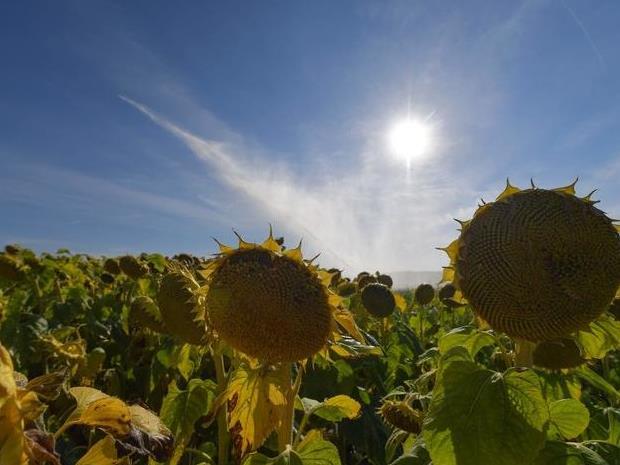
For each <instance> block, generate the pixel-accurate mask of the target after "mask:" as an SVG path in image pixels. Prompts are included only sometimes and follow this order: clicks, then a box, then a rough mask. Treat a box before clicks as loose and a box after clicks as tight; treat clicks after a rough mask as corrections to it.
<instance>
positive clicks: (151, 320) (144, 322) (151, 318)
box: [129, 296, 166, 333]
mask: <svg viewBox="0 0 620 465" xmlns="http://www.w3.org/2000/svg"><path fill="white" fill-rule="evenodd" d="M129 324H130V325H131V326H135V327H140V328H148V329H150V330H152V331H155V332H158V333H164V332H166V327H165V326H164V322H163V321H162V317H161V313H160V311H159V308H158V307H157V304H156V303H155V302H153V299H151V298H150V297H147V296H138V297H136V298H135V299H134V300H133V301H132V302H131V307H129Z"/></svg>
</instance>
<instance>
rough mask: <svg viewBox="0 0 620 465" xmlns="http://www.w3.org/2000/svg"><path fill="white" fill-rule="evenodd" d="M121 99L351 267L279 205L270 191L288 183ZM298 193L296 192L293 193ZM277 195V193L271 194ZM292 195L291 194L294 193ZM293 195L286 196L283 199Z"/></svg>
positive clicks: (284, 186) (145, 109)
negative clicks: (278, 181) (263, 175)
mask: <svg viewBox="0 0 620 465" xmlns="http://www.w3.org/2000/svg"><path fill="white" fill-rule="evenodd" d="M118 97H119V98H120V99H121V100H123V101H124V102H126V103H128V104H129V105H131V106H132V107H134V108H135V109H136V110H138V111H139V112H141V113H142V114H144V115H145V116H147V117H148V118H149V119H150V120H151V121H153V122H154V123H155V124H157V125H158V126H160V127H162V128H163V129H165V130H166V131H168V132H170V133H172V134H173V135H174V136H176V137H177V138H178V139H180V140H181V141H182V142H183V143H185V145H187V146H188V148H189V149H190V150H191V151H192V152H193V153H194V154H195V155H196V156H197V157H198V158H199V159H201V160H202V161H205V162H209V163H211V164H214V165H215V166H216V168H218V170H219V172H220V174H221V175H222V176H223V177H224V178H225V179H226V180H227V181H228V182H229V183H230V184H231V185H232V186H233V187H235V188H237V189H239V190H241V191H243V192H244V193H246V194H247V195H248V196H250V197H251V198H253V199H255V200H258V201H259V202H261V203H262V204H263V205H264V206H265V207H266V208H268V209H271V210H275V211H276V212H277V213H278V214H280V215H282V216H283V217H284V218H286V219H287V220H288V221H290V222H291V223H293V224H294V225H295V227H296V228H297V229H300V230H301V231H303V233H304V234H306V235H307V237H310V238H312V239H314V240H315V241H316V242H317V243H318V244H321V248H322V249H324V250H325V251H326V252H327V253H329V254H331V255H332V256H333V257H334V258H336V259H337V260H339V261H340V262H341V263H342V264H343V265H344V266H346V267H347V268H352V266H351V264H350V263H349V262H348V260H345V259H344V258H343V257H342V256H341V255H340V254H338V253H337V252H335V251H334V250H333V249H332V248H330V247H329V246H327V241H326V240H324V239H322V238H320V237H318V236H317V235H316V234H315V233H313V232H312V229H311V228H310V227H307V226H305V225H304V224H303V223H301V222H300V221H299V219H298V218H297V217H296V216H293V214H292V212H290V211H289V210H290V208H286V206H287V205H286V204H282V205H278V203H277V202H276V201H275V199H274V198H272V196H271V195H270V192H274V191H278V190H279V191H290V190H291V189H290V186H286V185H285V184H284V183H281V184H280V185H278V184H275V181H274V180H272V182H271V183H269V182H268V181H267V182H265V180H264V179H261V178H260V176H256V174H257V172H256V171H253V170H247V169H242V168H240V167H242V166H244V165H243V163H240V161H239V160H234V158H233V157H232V156H230V154H228V153H227V152H226V151H225V150H224V149H223V144H218V143H217V142H214V141H210V140H205V139H203V138H200V137H198V136H195V135H194V134H191V133H190V132H188V131H186V130H184V129H182V128H180V127H179V126H177V125H175V124H173V123H171V122H170V121H168V120H167V119H165V118H163V117H161V116H159V115H158V114H157V113H155V112H154V111H153V110H151V109H150V108H149V107H147V106H146V105H143V104H141V103H139V102H136V101H135V100H133V99H131V98H129V97H126V96H124V95H119V96H118ZM293 194H297V193H293ZM273 197H276V196H273ZM293 197H294V195H293ZM290 200H292V199H290V198H287V199H286V202H288V201H290Z"/></svg>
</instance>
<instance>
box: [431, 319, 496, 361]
mask: <svg viewBox="0 0 620 465" xmlns="http://www.w3.org/2000/svg"><path fill="white" fill-rule="evenodd" d="M493 344H495V338H494V337H493V335H491V334H490V333H489V332H487V331H480V330H479V329H478V328H475V327H474V326H463V327H461V328H455V329H453V330H452V331H450V332H449V333H448V334H446V335H445V336H443V337H442V338H441V339H439V344H438V346H439V351H440V352H441V353H442V354H446V353H448V351H449V350H450V349H452V348H453V347H464V348H465V349H467V351H468V352H469V354H470V355H471V356H472V357H473V356H475V355H476V354H477V353H478V352H479V351H480V349H482V348H483V347H485V346H490V345H493Z"/></svg>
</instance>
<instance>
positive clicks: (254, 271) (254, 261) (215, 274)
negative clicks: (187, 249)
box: [204, 233, 338, 363]
mask: <svg viewBox="0 0 620 465" xmlns="http://www.w3.org/2000/svg"><path fill="white" fill-rule="evenodd" d="M204 274H205V276H207V282H208V283H207V286H206V287H207V299H206V301H207V309H208V312H207V313H208V319H209V323H210V325H211V327H212V328H213V329H214V331H215V332H216V333H217V334H218V335H219V337H220V338H221V339H222V340H223V341H224V342H226V343H228V344H229V345H230V346H231V347H233V348H234V349H236V350H238V351H240V352H243V353H244V354H246V355H249V356H251V357H254V358H256V359H259V360H263V361H268V362H271V363H276V362H295V361H298V360H303V359H306V358H308V357H311V356H312V355H314V354H316V353H317V352H319V351H320V350H321V349H323V348H324V347H325V346H326V344H327V342H328V340H329V339H330V336H331V335H332V334H333V332H334V330H335V328H336V326H337V325H336V320H335V314H336V308H335V307H334V305H333V302H334V301H335V299H338V297H337V296H335V295H333V294H331V291H329V289H328V287H327V286H328V285H329V283H330V281H331V274H330V273H327V272H323V273H321V272H319V269H318V267H316V266H315V265H313V264H312V261H309V262H308V261H305V260H304V259H303V257H302V253H301V244H300V246H298V247H297V248H294V249H284V248H283V247H282V245H281V244H279V243H278V242H277V241H276V240H274V239H273V236H272V234H271V233H270V234H269V237H268V238H267V240H265V241H264V242H263V243H262V244H252V243H248V242H245V241H244V240H243V239H241V238H239V246H238V247H237V248H232V247H227V246H224V245H221V244H220V253H219V255H218V257H217V258H216V259H215V260H213V261H212V262H211V263H210V264H209V265H208V267H207V269H206V271H205V272H204Z"/></svg>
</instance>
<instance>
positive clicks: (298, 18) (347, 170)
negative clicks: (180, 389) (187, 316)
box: [0, 0, 620, 273]
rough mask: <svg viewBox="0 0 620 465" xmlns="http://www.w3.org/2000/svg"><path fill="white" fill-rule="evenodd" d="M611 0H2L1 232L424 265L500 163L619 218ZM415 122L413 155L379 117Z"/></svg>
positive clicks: (126, 247)
mask: <svg viewBox="0 0 620 465" xmlns="http://www.w3.org/2000/svg"><path fill="white" fill-rule="evenodd" d="M619 23H620V2H618V1H616V0H597V1H596V2H591V1H586V0H528V1H523V2H518V1H513V0H510V1H508V0H505V1H504V0H493V1H491V0H489V1H487V2H484V1H475V0H474V1H468V2H462V1H459V0H454V1H448V0H445V1H439V2H437V1H414V0H409V1H379V0H376V1H365V0H356V1H344V0H343V1H332V0H313V1H311V2H302V1H284V0H282V1H275V0H265V1H260V2H258V1H244V2H238V1H232V0H231V1H226V2H217V1H185V2H169V1H155V0H149V1H146V0H136V1H131V2H127V1H113V0H107V1H95V0H75V1H69V0H67V1H64V0H63V1H57V2H44V1H39V2H36V1H35V2H2V3H0V60H1V64H0V218H1V220H0V243H15V242H16V243H20V244H23V245H24V246H27V247H30V248H33V249H35V250H37V251H51V252H53V251H55V250H57V249H58V248H61V247H67V248H69V249H70V250H71V251H74V252H86V253H93V254H104V255H120V254H124V253H139V252H143V251H145V252H161V253H164V254H174V253H179V252H189V253H194V254H197V255H209V254H212V253H214V252H216V243H215V242H214V240H213V238H217V239H218V240H220V241H222V242H224V243H234V242H235V239H236V238H235V235H234V232H233V231H237V232H239V234H241V235H242V236H243V237H244V238H245V239H246V240H248V241H261V240H263V239H264V238H265V237H266V235H267V234H268V231H269V225H272V227H273V230H274V234H275V235H278V236H280V235H283V236H284V237H285V239H286V243H287V245H289V246H295V245H296V244H297V243H298V242H299V241H300V240H302V241H303V242H302V244H303V249H304V254H305V255H306V256H314V255H315V254H317V253H320V254H321V255H320V257H319V259H318V261H319V262H320V263H321V265H323V266H326V267H331V266H337V267H340V268H344V269H346V270H347V271H349V272H350V273H356V272H358V271H361V270H370V271H374V270H382V271H399V270H439V269H441V266H445V265H446V264H447V258H446V257H445V256H444V255H443V254H442V253H441V252H440V251H438V250H436V249H435V247H439V246H443V245H446V244H448V243H449V242H450V241H451V240H452V239H453V238H455V237H456V236H457V234H458V231H457V227H458V224H457V223H456V222H455V221H454V218H459V219H467V218H468V217H470V216H471V215H472V213H473V212H474V210H475V208H476V206H477V204H478V202H479V201H480V199H481V198H482V199H485V200H493V199H494V198H495V196H496V195H497V194H498V193H499V192H500V191H501V190H502V189H503V187H504V186H505V183H506V179H507V178H510V181H511V183H512V184H516V185H519V186H529V184H530V179H533V180H534V182H535V183H536V185H538V186H540V187H548V188H549V187H557V186H561V185H566V184H569V183H571V182H572V181H573V180H574V179H575V178H576V177H579V179H580V180H579V183H578V184H577V190H578V193H580V194H583V195H586V194H587V193H589V192H590V191H591V190H593V189H599V190H598V192H597V194H596V196H597V198H598V199H600V200H601V203H600V208H601V209H602V210H604V211H606V212H607V213H608V214H609V215H610V216H611V217H616V218H618V217H620V181H619V179H620V51H619V48H618V44H620V28H619V27H618V24H619ZM407 118H409V119H411V120H415V121H420V122H421V123H420V124H424V127H425V128H426V129H427V130H428V133H429V134H430V135H429V139H430V142H429V148H428V149H427V150H426V151H425V153H424V154H423V156H420V157H416V158H415V159H413V160H409V161H408V162H407V161H405V160H403V159H402V158H399V157H398V156H396V155H397V153H395V151H394V149H393V147H392V146H391V145H390V141H389V134H390V131H391V128H392V127H393V126H394V125H396V124H398V122H399V121H402V120H403V119H407Z"/></svg>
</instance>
